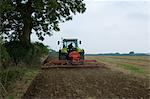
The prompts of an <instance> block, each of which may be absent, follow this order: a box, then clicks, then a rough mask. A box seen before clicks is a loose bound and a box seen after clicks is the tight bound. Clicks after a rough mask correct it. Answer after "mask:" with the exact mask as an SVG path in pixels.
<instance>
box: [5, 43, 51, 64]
mask: <svg viewBox="0 0 150 99" xmlns="http://www.w3.org/2000/svg"><path fill="white" fill-rule="evenodd" d="M4 45H5V47H6V49H7V52H8V53H9V55H10V57H11V59H12V60H13V63H15V64H16V65H18V64H19V63H25V64H26V65H31V64H32V65H34V64H39V63H40V58H41V57H42V56H43V55H47V54H48V52H49V50H48V48H47V46H45V45H43V44H42V43H38V42H36V43H32V44H30V45H23V44H22V43H20V42H18V41H13V42H8V43H5V44H4Z"/></svg>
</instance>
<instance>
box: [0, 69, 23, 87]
mask: <svg viewBox="0 0 150 99" xmlns="http://www.w3.org/2000/svg"><path fill="white" fill-rule="evenodd" d="M23 70H24V69H22V70H21V68H20V69H17V68H16V69H11V70H3V71H1V72H0V81H1V83H2V84H3V85H4V87H5V88H7V86H9V85H10V84H11V82H14V81H15V80H16V79H21V76H22V75H23V74H24V71H23Z"/></svg>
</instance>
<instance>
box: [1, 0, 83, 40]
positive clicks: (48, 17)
mask: <svg viewBox="0 0 150 99" xmlns="http://www.w3.org/2000/svg"><path fill="white" fill-rule="evenodd" d="M85 10H86V8H85V3H83V0H2V1H0V21H1V22H0V26H1V28H0V35H1V34H4V35H2V36H3V38H4V39H5V40H8V39H9V40H11V41H12V40H20V38H21V37H22V36H23V35H24V33H27V31H26V30H28V29H29V31H28V32H32V31H31V30H33V32H36V35H37V36H38V38H39V39H40V40H44V36H45V35H49V36H51V35H52V31H59V30H60V29H59V23H60V22H64V21H68V20H71V19H72V15H73V14H76V13H83V12H85Z"/></svg>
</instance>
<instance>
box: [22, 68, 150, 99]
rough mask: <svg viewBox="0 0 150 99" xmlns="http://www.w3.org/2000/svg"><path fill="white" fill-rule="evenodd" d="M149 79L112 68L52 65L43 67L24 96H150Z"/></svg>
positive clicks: (97, 98)
mask: <svg viewBox="0 0 150 99" xmlns="http://www.w3.org/2000/svg"><path fill="white" fill-rule="evenodd" d="M149 92H150V88H149V81H148V79H144V78H139V77H135V76H132V75H129V74H124V73H122V72H119V71H113V70H111V69H109V68H105V67H100V68H67V69H65V68H52V69H45V70H41V72H40V73H39V74H38V75H37V77H36V78H35V79H34V81H33V82H32V84H31V85H30V87H29V88H28V90H27V92H26V93H25V95H24V96H23V97H22V98H23V99H58V98H59V99H76V98H77V99H80V98H81V99H100V98H133V99H138V98H140V99H141V98H142V99H143V98H144V99H148V98H149V97H150V95H149Z"/></svg>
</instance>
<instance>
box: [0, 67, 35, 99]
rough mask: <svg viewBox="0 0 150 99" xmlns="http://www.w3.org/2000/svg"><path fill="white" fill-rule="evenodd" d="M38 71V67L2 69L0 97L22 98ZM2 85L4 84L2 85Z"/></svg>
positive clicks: (0, 72) (0, 73) (0, 74)
mask: <svg viewBox="0 0 150 99" xmlns="http://www.w3.org/2000/svg"><path fill="white" fill-rule="evenodd" d="M37 73H38V68H37V67H25V66H19V67H15V66H14V67H9V68H8V69H4V70H1V71H0V81H1V84H2V85H3V87H4V88H1V94H0V98H6V99H20V98H21V96H22V95H23V94H24V93H25V91H26V90H27V88H28V86H29V85H30V83H31V82H32V80H33V79H34V77H35V76H36V75H37ZM0 87H2V86H0Z"/></svg>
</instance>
